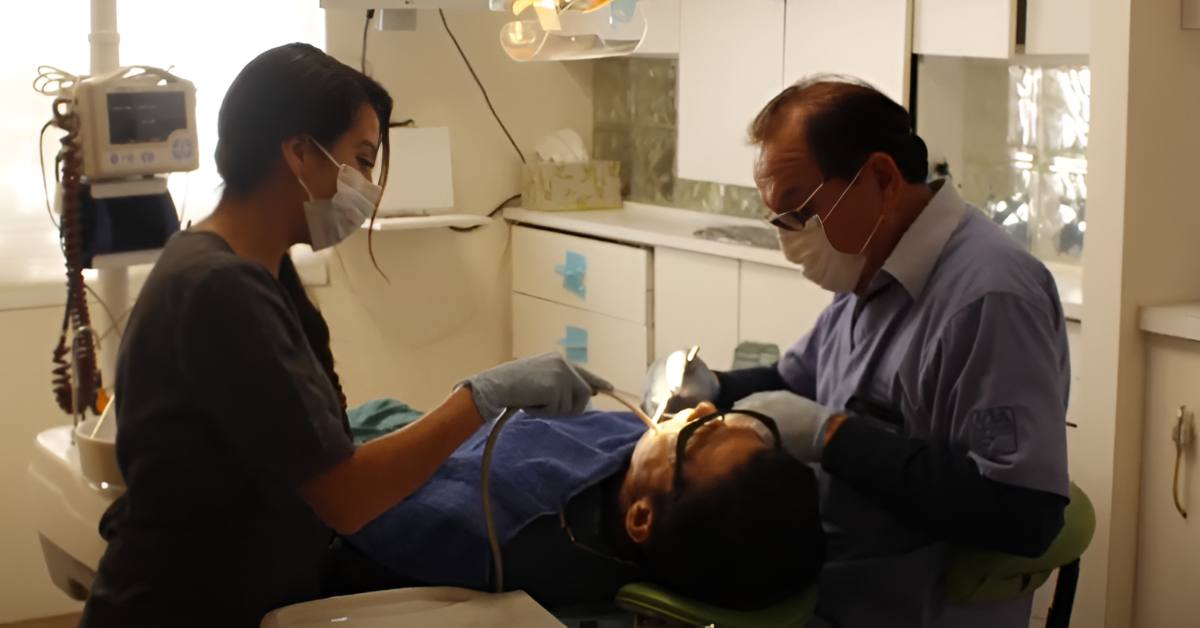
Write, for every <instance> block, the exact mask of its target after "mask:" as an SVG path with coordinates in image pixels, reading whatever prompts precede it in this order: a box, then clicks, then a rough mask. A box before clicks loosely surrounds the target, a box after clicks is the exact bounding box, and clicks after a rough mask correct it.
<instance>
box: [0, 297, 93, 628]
mask: <svg viewBox="0 0 1200 628" xmlns="http://www.w3.org/2000/svg"><path fill="white" fill-rule="evenodd" d="M61 323H62V310H61V309H59V308H57V307H56V308H47V309H36V310H18V311H10V312H0V354H2V355H3V359H0V395H2V397H3V399H4V408H5V411H4V416H3V419H0V420H3V437H0V486H3V487H4V488H3V491H2V492H0V495H2V496H3V504H4V505H3V515H0V557H3V558H0V623H3V622H8V621H15V620H19V619H28V618H31V617H44V616H48V615H58V614H62V613H67V612H70V611H73V610H77V609H78V608H79V604H78V603H77V602H73V601H72V600H70V599H69V598H68V597H67V596H66V595H64V594H63V593H62V592H60V591H59V590H58V589H57V588H55V586H54V585H53V584H52V583H51V582H50V576H49V575H48V574H47V573H46V568H45V566H44V565H43V563H42V550H41V548H40V546H39V545H38V540H37V531H36V528H35V526H34V518H33V512H32V504H31V500H30V498H29V493H30V491H31V490H32V485H31V483H30V480H29V476H28V474H27V468H28V466H29V460H30V455H31V453H32V451H33V439H34V436H35V435H36V434H37V433H38V432H40V431H42V430H44V429H46V428H49V427H53V426H55V425H62V424H64V423H67V422H69V421H70V418H69V417H66V416H64V415H63V414H61V413H60V411H59V410H58V406H57V405H55V403H54V397H53V395H52V394H51V391H50V350H51V349H53V348H54V343H55V342H56V341H57V339H58V327H59V325H60V324H61Z"/></svg>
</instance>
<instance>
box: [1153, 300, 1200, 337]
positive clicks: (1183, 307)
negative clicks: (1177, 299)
mask: <svg viewBox="0 0 1200 628" xmlns="http://www.w3.org/2000/svg"><path fill="white" fill-rule="evenodd" d="M1139 322H1140V324H1141V327H1142V331H1145V332H1148V333H1151V334H1158V335H1160V336H1174V337H1176V338H1183V339H1184V340H1194V341H1197V342H1200V303H1180V304H1177V305H1153V306H1149V307H1144V308H1142V311H1141V313H1140V315H1139Z"/></svg>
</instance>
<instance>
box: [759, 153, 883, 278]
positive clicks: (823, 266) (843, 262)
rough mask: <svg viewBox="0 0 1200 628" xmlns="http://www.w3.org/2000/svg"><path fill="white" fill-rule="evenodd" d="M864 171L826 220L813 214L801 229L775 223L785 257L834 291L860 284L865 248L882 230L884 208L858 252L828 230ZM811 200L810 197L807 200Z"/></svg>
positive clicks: (846, 190) (858, 173)
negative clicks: (844, 247)
mask: <svg viewBox="0 0 1200 628" xmlns="http://www.w3.org/2000/svg"><path fill="white" fill-rule="evenodd" d="M864 167H865V166H864ZM861 174H862V168H859V169H858V172H856V173H855V174H854V178H853V179H851V180H850V185H847V186H846V189H845V190H843V191H842V194H841V196H838V198H837V200H836V201H834V203H833V207H831V208H830V209H829V213H827V214H825V218H824V220H822V219H821V217H820V216H812V217H811V218H809V219H808V220H807V221H806V222H805V223H804V227H803V228H801V229H798V230H797V229H794V228H792V229H788V228H786V227H782V226H780V224H779V223H774V224H775V227H776V229H777V230H778V231H779V243H780V245H781V246H782V248H783V255H784V257H786V258H787V259H788V261H790V262H792V263H794V264H799V265H800V266H801V267H802V269H801V271H802V272H803V274H804V277H805V278H806V279H808V280H809V281H811V282H813V283H815V284H817V285H818V286H821V287H822V288H824V289H826V290H829V291H831V292H852V291H853V290H854V289H855V288H857V287H858V281H859V279H861V278H862V271H863V268H864V267H865V266H866V264H867V258H866V256H865V255H863V252H864V251H866V250H867V245H869V244H870V243H871V239H872V238H874V237H875V232H876V231H878V230H879V225H880V223H882V222H883V212H882V211H881V212H880V214H879V220H877V221H875V227H874V228H873V229H871V233H870V235H868V236H867V239H866V241H865V242H863V244H862V246H861V247H860V248H859V250H858V251H857V252H856V253H843V252H842V251H839V250H837V249H836V248H834V246H833V243H832V242H830V241H829V236H828V235H827V234H826V233H825V224H826V223H828V222H829V220H830V218H832V217H833V212H834V211H836V210H837V207H838V204H840V203H841V202H842V198H843V197H845V196H846V192H849V191H850V188H852V187H854V183H855V182H857V181H858V177H859V175H861ZM824 185H825V184H824V183H822V184H821V186H824ZM821 186H818V187H817V190H819V189H821ZM816 193H817V192H816V190H814V191H813V193H812V194H811V195H809V200H811V198H812V196H814V195H816ZM807 202H808V201H807V200H806V201H805V204H807ZM803 207H804V205H801V209H802V208H803Z"/></svg>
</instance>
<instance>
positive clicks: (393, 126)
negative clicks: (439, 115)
mask: <svg viewBox="0 0 1200 628" xmlns="http://www.w3.org/2000/svg"><path fill="white" fill-rule="evenodd" d="M410 126H417V123H416V121H414V120H413V119H412V118H409V119H407V120H401V121H399V122H388V128H389V129H399V128H403V127H410Z"/></svg>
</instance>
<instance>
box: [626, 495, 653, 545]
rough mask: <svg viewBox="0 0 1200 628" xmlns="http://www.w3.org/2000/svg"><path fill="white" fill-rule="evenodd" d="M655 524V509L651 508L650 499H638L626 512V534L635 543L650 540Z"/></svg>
mask: <svg viewBox="0 0 1200 628" xmlns="http://www.w3.org/2000/svg"><path fill="white" fill-rule="evenodd" d="M653 524H654V509H653V508H652V507H651V506H650V498H649V497H641V498H638V500H637V501H635V502H633V504H632V505H631V506H629V509H628V510H626V511H625V533H626V534H628V535H629V538H630V539H632V540H633V542H634V543H638V544H641V543H645V542H646V541H648V540H650V528H651V527H652V526H653Z"/></svg>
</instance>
